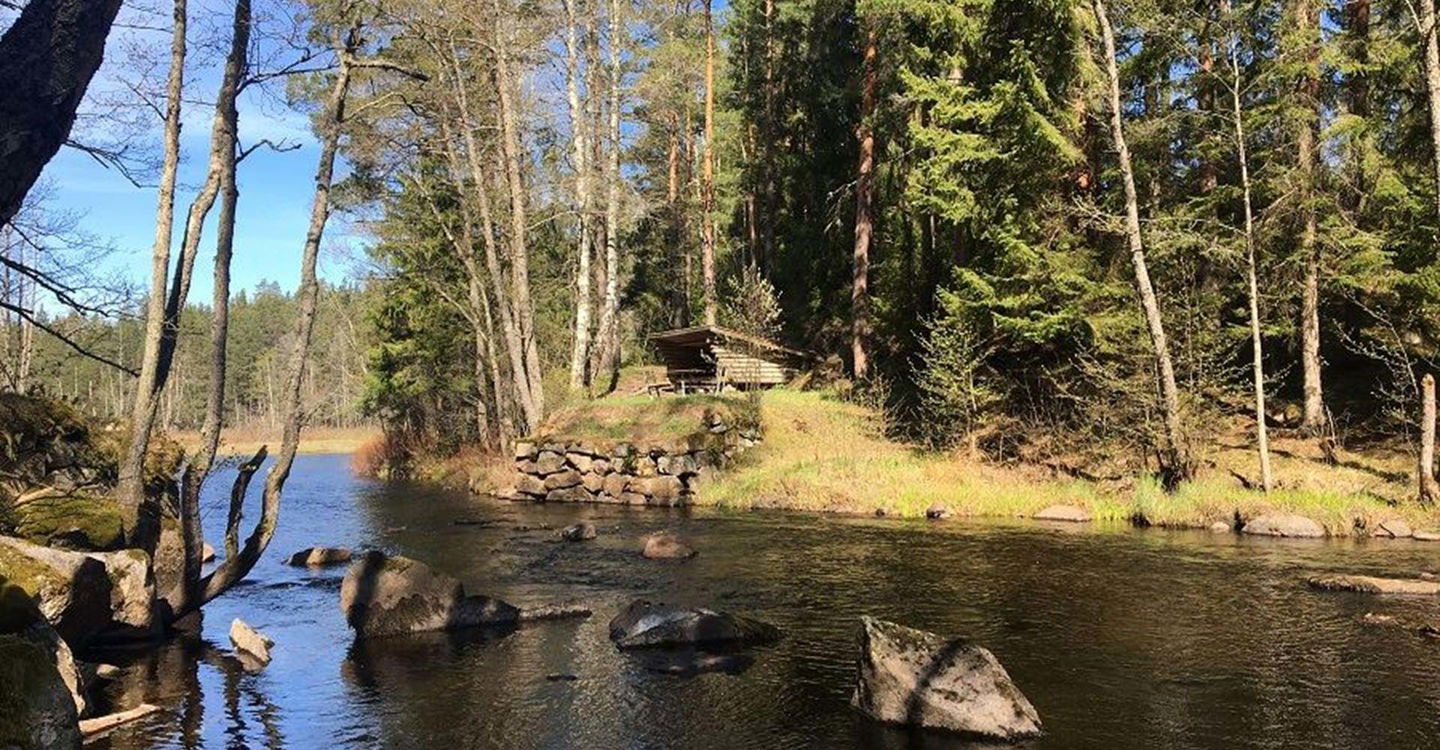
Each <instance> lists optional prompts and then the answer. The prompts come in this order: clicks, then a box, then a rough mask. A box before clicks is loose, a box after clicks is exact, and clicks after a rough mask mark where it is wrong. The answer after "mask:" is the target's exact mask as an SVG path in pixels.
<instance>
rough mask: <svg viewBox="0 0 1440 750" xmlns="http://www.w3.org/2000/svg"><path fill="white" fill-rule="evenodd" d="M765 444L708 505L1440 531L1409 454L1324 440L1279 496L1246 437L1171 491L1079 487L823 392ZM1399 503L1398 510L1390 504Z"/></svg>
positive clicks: (1122, 484) (773, 411) (715, 485)
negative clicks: (1262, 484) (977, 455)
mask: <svg viewBox="0 0 1440 750" xmlns="http://www.w3.org/2000/svg"><path fill="white" fill-rule="evenodd" d="M760 411H761V419H762V422H763V424H764V426H765V442H764V443H763V444H761V445H760V446H758V447H756V448H754V449H752V450H750V451H748V452H747V453H745V454H744V455H742V456H741V458H740V459H739V461H738V462H737V464H736V465H735V466H734V467H733V468H732V469H731V470H729V471H727V472H725V473H723V474H722V475H720V476H719V477H718V478H717V479H716V480H715V481H713V482H711V483H709V484H707V485H705V486H704V488H703V489H702V491H701V496H700V501H701V502H703V503H706V504H715V505H720V506H723V507H734V508H749V507H768V508H790V509H801V510H812V511H827V512H847V513H871V512H874V511H875V510H876V509H883V510H884V511H885V512H886V513H887V514H891V515H899V516H919V515H923V514H924V513H925V511H926V509H927V508H929V507H930V506H931V505H932V504H940V505H944V506H946V507H947V508H948V509H949V510H950V511H951V512H952V513H954V514H956V515H961V516H965V515H969V516H1010V517H1023V516H1030V515H1033V514H1034V513H1035V512H1037V511H1039V510H1040V509H1042V508H1045V507H1046V506H1049V505H1054V504H1057V503H1064V504H1070V505H1077V506H1080V507H1084V508H1086V509H1088V510H1089V511H1090V512H1091V514H1092V515H1093V516H1094V517H1095V518H1096V519H1097V520H1102V521H1103V520H1114V521H1121V520H1127V519H1130V518H1132V517H1134V516H1136V515H1137V514H1139V515H1142V516H1143V517H1144V518H1145V519H1147V520H1148V521H1149V522H1150V523H1153V524H1156V525H1165V526H1192V527H1204V526H1208V525H1209V524H1211V523H1214V522H1215V521H1227V522H1228V521H1233V520H1234V518H1235V517H1236V515H1237V514H1238V515H1239V516H1240V517H1241V518H1252V517H1254V516H1257V515H1261V514H1263V513H1268V512H1285V513H1297V514H1300V515H1303V516H1307V517H1309V518H1313V519H1314V520H1316V521H1318V522H1320V523H1321V524H1323V525H1324V526H1325V527H1326V529H1327V530H1328V531H1329V532H1330V533H1331V534H1332V535H1345V534H1351V533H1355V531H1356V528H1357V527H1361V528H1370V529H1373V528H1374V527H1375V526H1376V525H1377V524H1378V523H1379V522H1381V521H1384V520H1387V519H1395V518H1400V519H1404V520H1406V521H1407V522H1409V523H1410V524H1411V525H1412V526H1413V527H1415V528H1432V527H1440V515H1437V513H1436V512H1435V511H1434V510H1430V509H1425V508H1421V507H1418V506H1417V505H1416V504H1415V503H1414V502H1411V501H1408V500H1407V498H1408V496H1409V495H1410V493H1412V490H1411V488H1410V484H1409V480H1410V478H1409V475H1408V473H1407V471H1406V467H1407V464H1408V461H1409V459H1408V458H1407V457H1405V456H1404V455H1403V453H1400V452H1387V451H1375V452H1373V453H1370V454H1366V455H1358V454H1342V455H1341V456H1340V461H1339V462H1338V464H1337V465H1329V464H1327V463H1326V462H1325V461H1324V459H1323V456H1322V455H1321V453H1320V450H1319V448H1318V446H1316V445H1314V441H1300V440H1287V439H1283V438H1282V439H1278V440H1276V441H1275V455H1274V458H1273V460H1274V466H1275V476H1276V477H1277V480H1278V488H1277V489H1276V490H1274V491H1272V492H1271V493H1269V494H1268V495H1266V494H1264V493H1261V492H1258V491H1252V490H1246V489H1244V488H1243V487H1242V486H1241V484H1240V482H1239V480H1237V479H1236V478H1235V476H1234V475H1232V474H1231V471H1232V470H1233V471H1236V472H1239V473H1241V474H1246V473H1250V474H1253V473H1254V469H1253V465H1254V464H1255V457H1254V452H1253V450H1252V449H1250V448H1249V447H1248V446H1247V445H1245V444H1244V433H1243V432H1240V433H1238V434H1235V435H1234V439H1232V440H1223V441H1221V442H1220V443H1219V444H1217V445H1214V446H1210V447H1209V448H1208V449H1206V450H1205V451H1203V452H1202V455H1201V463H1202V468H1201V470H1200V472H1199V474H1198V476H1197V477H1196V479H1195V480H1194V481H1192V482H1190V483H1187V484H1185V485H1183V486H1182V487H1181V488H1180V489H1179V490H1178V491H1177V492H1174V493H1165V492H1164V491H1163V490H1162V489H1161V488H1160V487H1159V485H1158V484H1157V483H1155V482H1153V481H1150V480H1148V479H1144V478H1140V479H1134V478H1121V479H1115V480H1110V481H1089V480H1082V479H1075V478H1071V477H1069V476H1065V475H1064V474H1062V473H1060V472H1058V471H1054V470H1051V469H1047V468H1045V467H1040V466H1035V465H1030V464H1021V463H1016V464H1006V465H998V464H995V463H991V462H986V461H977V460H973V459H970V458H967V457H965V456H963V455H955V454H940V453H934V452H927V451H922V450H919V449H916V448H913V447H910V446H906V445H902V444H899V443H895V442H892V441H889V440H886V439H885V438H884V437H883V436H881V435H880V434H879V431H878V429H877V424H876V420H875V418H874V415H873V414H871V413H870V412H868V411H867V410H866V409H864V408H863V407H861V406H857V405H855V404H852V403H847V402H845V401H841V400H839V399H837V398H834V397H832V396H829V395H827V394H824V393H815V392H795V391H773V392H770V393H766V394H765V396H764V398H763V399H762V401H761V406H760ZM1392 503H1393V505H1392Z"/></svg>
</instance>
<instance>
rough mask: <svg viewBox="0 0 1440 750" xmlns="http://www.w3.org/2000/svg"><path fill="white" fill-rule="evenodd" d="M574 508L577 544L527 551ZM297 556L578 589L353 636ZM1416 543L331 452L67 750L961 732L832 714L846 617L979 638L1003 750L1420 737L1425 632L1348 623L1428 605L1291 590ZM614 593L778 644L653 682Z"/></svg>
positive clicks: (852, 739) (812, 741)
mask: <svg viewBox="0 0 1440 750" xmlns="http://www.w3.org/2000/svg"><path fill="white" fill-rule="evenodd" d="M228 481H229V475H228V474H224V475H221V476H219V477H217V479H216V480H215V481H214V482H213V487H211V488H210V490H211V493H212V494H210V495H209V496H208V497H207V499H206V502H205V512H206V518H205V526H206V529H207V534H208V538H210V539H212V540H214V539H218V538H219V537H220V532H221V529H222V528H223V524H224V510H223V497H222V496H223V494H224V493H225V491H226V488H227V487H228ZM255 484H256V486H257V489H258V485H259V484H260V481H259V477H257V481H256V483H255ZM581 519H588V520H590V521H593V522H594V523H595V524H597V525H598V526H599V527H600V537H599V539H597V540H595V541H590V542H584V543H579V544H564V543H559V542H556V541H554V539H555V533H556V532H555V529H558V528H560V527H563V526H565V525H566V524H569V523H572V522H574V521H576V520H581ZM457 521H460V522H462V523H457ZM476 522H480V523H476ZM545 526H548V527H549V528H542V527H545ZM662 528H668V529H674V530H676V531H678V532H680V533H681V534H682V535H684V536H685V537H686V538H687V539H688V540H689V541H690V543H691V544H692V545H693V546H694V547H696V548H697V549H698V550H700V555H699V557H697V558H695V559H693V560H690V561H687V562H678V563H676V562H666V561H647V560H644V559H642V558H641V557H640V556H639V554H638V549H639V540H640V538H641V537H642V536H643V535H644V534H646V533H649V532H652V531H655V530H658V529H662ZM316 544H324V545H343V546H351V547H358V548H364V547H376V548H381V549H385V550H387V551H390V552H393V553H398V554H404V555H408V556H411V557H415V558H417V559H420V560H423V561H425V562H427V563H429V564H431V565H434V566H436V567H437V568H439V569H441V570H444V571H447V572H450V573H452V574H454V575H457V576H459V577H460V578H461V579H463V580H464V581H465V584H466V587H467V589H468V590H469V591H470V592H471V593H485V594H490V595H493V596H499V597H501V598H504V599H506V600H508V601H510V602H512V603H515V604H520V605H530V604H539V603H545V602H555V601H562V600H580V601H584V602H586V603H588V604H590V605H591V606H592V607H593V608H594V610H595V616H594V617H592V618H590V619H588V620H579V621H563V622H548V623H535V624H530V625H526V626H523V627H521V628H519V629H517V630H513V631H510V632H503V633H495V632H481V631H472V632H469V633H457V634H430V635H422V636H407V637H399V638H387V639H377V640H373V641H369V642H364V643H357V642H355V641H354V640H353V638H352V637H351V634H350V632H349V630H348V629H347V628H346V626H345V623H344V621H343V619H342V616H341V613H340V611H339V606H338V602H339V587H340V580H341V578H342V577H343V575H344V568H343V567H340V568H334V569H330V570H326V571H317V572H310V571H306V570H302V569H295V568H290V567H286V566H285V565H283V564H282V560H283V558H284V557H287V556H288V555H289V554H290V553H291V552H293V551H295V550H298V549H301V548H304V547H307V546H311V545H316ZM1437 551H1440V550H1437V548H1436V547H1430V546H1425V545H1422V544H1418V543H1411V542H1395V541H1385V542H1381V541H1374V542H1364V543H1356V542H1324V541H1309V540H1293V541H1292V540H1271V539H1248V538H1241V537H1237V536H1232V535H1212V534H1208V533H1203V532H1168V531H1161V530H1145V531H1137V530H1131V529H1128V528H1115V529H1110V530H1105V529H1100V530H1093V529H1080V528H1076V527H1071V528H1066V527H1063V526H1048V527H1047V526H1039V525H1033V524H1029V525H1027V524H1020V523H1008V524H978V523H968V522H944V523H938V524H937V523H927V522H923V521H896V520H886V519H861V518H830V517H819V516H812V515H806V514H782V513H773V512H764V513H761V512H753V513H720V512H714V511H705V510H695V511H690V512H686V511H665V510H650V509H628V508H615V507H608V506H596V507H582V506H544V505H521V504H499V503H491V502H487V501H481V500H476V499H473V498H470V497H468V496H466V495H464V494H463V493H450V492H445V491H440V490H436V489H434V488H428V487H419V486H413V485H400V484H384V483H378V482H370V481H367V480H362V479H358V478H356V477H354V476H353V475H352V474H351V472H350V470H349V465H348V459H347V457H345V456H302V457H300V459H299V460H298V461H297V463H296V466H295V472H294V474H293V475H292V478H291V480H290V483H289V486H288V487H287V488H286V492H285V498H284V505H283V508H282V511H281V519H280V526H279V530H278V532H277V534H276V537H275V541H274V543H273V544H272V545H271V548H270V551H269V552H268V553H267V555H266V557H265V559H263V560H262V561H261V562H260V564H259V565H257V566H256V569H255V571H254V573H253V574H252V576H251V579H250V580H249V581H247V582H246V583H244V584H243V585H242V586H240V587H237V588H236V589H234V590H232V591H231V592H230V593H228V594H227V595H226V596H224V597H223V598H221V599H219V600H217V601H215V602H213V603H211V604H210V605H209V606H208V607H207V608H206V612H205V622H204V624H203V628H202V630H201V633H200V636H199V637H198V638H197V637H182V638H177V639H175V640H172V641H171V642H170V643H168V644H167V645H165V646H164V647H162V648H160V649H158V650H153V651H147V652H140V653H131V654H126V653H117V654H114V655H113V656H112V660H114V661H117V662H120V663H121V664H122V666H125V667H126V672H125V674H124V675H123V677H122V678H121V679H120V680H119V681H117V682H116V683H114V684H113V685H112V687H111V688H110V689H109V691H108V697H109V699H111V700H112V701H113V702H114V703H115V704H116V705H117V706H119V707H121V708H124V707H129V706H131V705H134V704H135V703H137V702H139V701H140V700H142V699H143V700H148V701H150V702H152V703H157V704H159V705H161V706H162V707H164V708H165V711H164V712H163V713H161V714H157V715H156V716H155V717H154V719H153V720H146V721H143V722H140V723H137V724H134V725H132V726H129V727H126V728H123V729H122V730H120V731H118V732H116V733H115V734H113V735H111V736H110V737H109V738H107V739H105V740H102V741H101V742H100V743H98V744H97V745H94V746H92V747H113V748H142V747H164V748H179V747H185V748H193V747H206V748H222V747H224V748H232V747H235V748H238V747H247V748H261V747H292V748H328V747H397V748H400V747H403V748H410V747H414V748H430V747H436V748H438V747H446V748H449V747H464V748H554V747H576V748H652V747H653V748H782V747H817V748H819V747H824V748H830V747H879V748H901V747H906V748H914V747H920V748H973V747H976V746H975V745H972V744H968V743H964V742H959V741H956V740H954V739H953V738H950V737H947V736H944V735H939V734H929V733H916V732H908V731H904V730H899V729H894V728H889V727H883V726H877V725H875V724H873V723H871V722H869V721H866V720H864V719H862V718H860V717H859V716H858V715H856V714H855V713H854V712H853V711H852V710H851V709H850V708H849V705H848V700H849V695H850V690H851V686H852V680H853V676H854V661H855V656H856V652H855V649H856V637H857V630H858V618H859V616H860V615H861V614H871V615H875V616H878V617H882V618H886V619H891V620H895V621H897V622H900V623H903V624H906V625H910V626H914V627H919V628H924V629H927V630H933V631H936V632H939V633H943V634H947V635H955V636H966V637H969V638H972V639H974V640H976V641H978V642H979V643H981V644H983V645H985V646H987V647H988V648H989V649H990V650H992V651H993V652H994V653H995V654H996V656H997V657H998V658H999V659H1000V661H1001V663H1003V664H1004V665H1005V667H1006V669H1007V670H1008V671H1009V672H1010V675H1011V677H1012V678H1014V680H1015V682H1016V683H1017V684H1018V685H1019V687H1020V688H1021V690H1022V691H1024V692H1025V694H1026V695H1027V696H1028V697H1029V698H1030V700H1031V702H1032V703H1034V704H1035V707H1036V708H1037V710H1038V711H1039V713H1040V715H1041V718H1042V720H1043V721H1044V724H1045V728H1046V730H1047V735H1046V736H1045V737H1044V738H1043V739H1040V740H1037V741H1034V742H1031V743H1028V744H1025V745H1023V747H1027V748H1105V749H1107V750H1117V749H1124V748H1320V747H1333V748H1362V747H1376V748H1426V747H1440V658H1437V657H1440V642H1436V641H1430V640H1426V639H1424V638H1421V637H1419V636H1417V635H1414V634H1411V633H1408V632H1404V631H1399V630H1396V629H1391V628H1381V627H1374V626H1366V625H1362V624H1360V622H1359V620H1360V618H1361V616H1362V615H1364V614H1365V613H1366V612H1370V611H1374V612H1385V613H1394V614H1399V615H1404V616H1408V617H1414V618H1428V619H1431V620H1436V619H1440V613H1437V612H1436V611H1435V606H1436V605H1435V604H1434V603H1433V601H1431V600H1428V599H1425V600H1419V599H1379V598H1374V597H1368V598H1367V597H1364V596H1358V595H1344V594H1338V595H1337V594H1322V593H1317V592H1313V591H1310V590H1308V589H1307V588H1306V587H1305V586H1304V584H1303V579H1304V577H1305V576H1306V575H1309V574H1311V573H1314V572H1319V571H1333V570H1345V571H1352V572H1362V571H1363V572H1373V573H1390V574H1413V573H1414V572H1416V571H1420V570H1430V569H1432V568H1433V567H1435V566H1436V561H1435V554H1436V552H1437ZM641 596H643V597H648V598H651V599H655V600H664V601H673V602H679V603H684V604H705V605H711V606H715V607H717V608H721V609H727V610H730V611H734V612H737V613H742V614H746V615H751V616H755V617H758V618H760V619H763V620H766V621H769V622H771V623H773V624H775V625H777V626H779V628H780V629H781V630H782V632H783V633H784V638H783V640H781V641H780V642H779V643H777V644H775V645H772V646H767V647H762V648H758V649H755V650H754V651H753V652H751V653H752V655H753V661H751V662H750V663H748V664H743V663H742V664H739V665H734V666H733V667H732V668H731V669H730V670H729V671H728V672H712V673H701V674H689V675H676V674H671V673H665V672H663V671H657V670H656V669H655V667H656V665H655V664H653V663H651V662H649V661H642V660H637V659H636V658H635V657H633V656H630V655H627V654H622V653H620V652H618V651H616V650H615V649H614V648H613V647H612V646H611V644H610V643H609V641H608V639H607V637H606V624H607V622H608V620H609V618H610V617H611V616H612V615H613V614H614V613H615V611H617V610H618V609H619V608H620V607H621V606H623V605H624V604H625V603H627V602H628V601H630V600H631V599H633V598H635V597H641ZM234 617H241V618H243V619H245V620H246V621H248V622H249V623H250V624H252V625H254V626H255V627H257V628H259V629H261V630H263V631H265V632H266V633H267V634H269V635H270V636H272V637H273V638H274V639H275V641H276V647H275V649H274V661H273V662H271V664H270V665H269V666H268V667H266V668H265V669H264V670H262V671H260V672H258V673H254V674H247V673H245V672H243V670H241V669H240V668H239V665H238V663H237V662H235V660H234V659H233V657H231V656H230V645H229V639H228V637H227V635H226V633H227V632H228V628H229V624H230V621H231V619H232V618H234Z"/></svg>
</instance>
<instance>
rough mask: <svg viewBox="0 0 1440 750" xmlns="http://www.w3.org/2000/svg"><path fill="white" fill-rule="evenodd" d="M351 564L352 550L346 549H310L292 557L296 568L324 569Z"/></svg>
mask: <svg viewBox="0 0 1440 750" xmlns="http://www.w3.org/2000/svg"><path fill="white" fill-rule="evenodd" d="M347 562H350V550H348V549H345V548H344V547H310V548H308V549H302V550H300V551H299V552H296V553H295V554H293V555H291V556H290V561H289V564H290V565H294V566H295V567H309V568H323V567H326V566H328V565H340V564H341V563H347Z"/></svg>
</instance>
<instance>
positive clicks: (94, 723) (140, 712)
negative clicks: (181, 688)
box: [80, 703, 160, 742]
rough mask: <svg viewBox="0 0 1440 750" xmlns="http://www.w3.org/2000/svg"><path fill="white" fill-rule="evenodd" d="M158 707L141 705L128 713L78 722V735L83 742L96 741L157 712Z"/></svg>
mask: <svg viewBox="0 0 1440 750" xmlns="http://www.w3.org/2000/svg"><path fill="white" fill-rule="evenodd" d="M159 710H160V707H159V706H156V705H152V704H150V703H141V704H140V705H138V706H136V707H134V708H132V709H130V710H129V711H121V712H119V713H114V714H105V715H104V716H96V717H95V718H93V719H81V720H80V733H81V734H83V735H85V741H86V742H90V741H92V740H97V739H99V738H100V737H101V735H104V734H105V733H107V732H109V731H110V730H112V729H114V728H115V727H118V726H120V725H121V724H128V723H130V722H132V721H135V720H136V719H140V718H144V717H146V716H149V715H150V714H153V713H155V712H156V711H159Z"/></svg>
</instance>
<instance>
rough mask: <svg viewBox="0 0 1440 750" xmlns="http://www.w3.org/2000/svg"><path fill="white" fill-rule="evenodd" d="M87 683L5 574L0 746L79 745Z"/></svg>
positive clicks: (1, 587)
mask: <svg viewBox="0 0 1440 750" xmlns="http://www.w3.org/2000/svg"><path fill="white" fill-rule="evenodd" d="M84 710H85V698H84V687H83V682H82V681H81V679H80V673H79V670H78V669H77V668H76V664H75V659H74V657H72V656H71V654H70V648H69V647H68V646H66V645H65V641H64V640H62V639H61V638H60V636H59V635H58V634H56V632H55V630H54V629H53V628H51V627H50V624H49V623H48V622H46V621H45V616H44V615H43V614H41V613H40V610H39V608H38V607H37V606H36V605H35V601H34V600H33V599H32V598H30V595H29V594H27V593H25V591H24V590H22V589H21V588H20V587H19V586H16V585H14V584H13V583H11V582H9V581H7V580H5V578H4V577H3V576H0V747H5V748H9V747H22V748H50V747H79V746H80V729H79V723H78V722H79V717H80V714H81V713H82V712H83V711H84Z"/></svg>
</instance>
